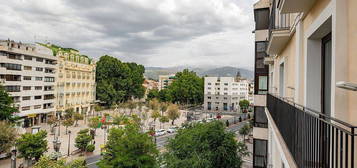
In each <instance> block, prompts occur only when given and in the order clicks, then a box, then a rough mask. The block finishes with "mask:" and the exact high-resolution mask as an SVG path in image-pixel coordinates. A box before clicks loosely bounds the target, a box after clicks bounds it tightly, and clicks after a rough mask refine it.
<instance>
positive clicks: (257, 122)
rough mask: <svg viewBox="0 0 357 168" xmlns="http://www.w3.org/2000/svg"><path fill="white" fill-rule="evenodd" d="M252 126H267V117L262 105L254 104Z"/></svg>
mask: <svg viewBox="0 0 357 168" xmlns="http://www.w3.org/2000/svg"><path fill="white" fill-rule="evenodd" d="M254 127H260V128H268V119H267V116H266V114H265V107H263V106H254Z"/></svg>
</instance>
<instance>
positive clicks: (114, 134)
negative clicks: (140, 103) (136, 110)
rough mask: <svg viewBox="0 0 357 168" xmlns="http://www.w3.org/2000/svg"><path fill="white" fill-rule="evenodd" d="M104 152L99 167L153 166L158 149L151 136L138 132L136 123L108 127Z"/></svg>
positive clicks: (140, 167)
mask: <svg viewBox="0 0 357 168" xmlns="http://www.w3.org/2000/svg"><path fill="white" fill-rule="evenodd" d="M105 148H106V153H105V155H104V156H103V158H102V159H101V160H100V162H99V163H98V166H99V167H100V168H116V167H123V168H155V167H157V160H156V159H157V156H158V150H157V149H156V145H155V144H154V143H153V140H152V137H151V136H149V135H148V134H146V133H142V132H140V129H139V127H138V126H136V125H127V126H125V128H112V129H110V133H109V137H108V143H107V145H106V147H105Z"/></svg>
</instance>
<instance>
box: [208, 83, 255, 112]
mask: <svg viewBox="0 0 357 168" xmlns="http://www.w3.org/2000/svg"><path fill="white" fill-rule="evenodd" d="M204 83H205V84H204V105H203V106H204V109H205V110H208V111H217V112H220V111H238V110H239V101H240V100H243V99H246V100H248V99H249V81H248V80H245V79H238V78H236V77H205V78H204Z"/></svg>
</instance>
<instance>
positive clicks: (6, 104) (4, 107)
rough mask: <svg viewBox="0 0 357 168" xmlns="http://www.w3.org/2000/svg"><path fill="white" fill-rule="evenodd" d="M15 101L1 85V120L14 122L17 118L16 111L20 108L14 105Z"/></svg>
mask: <svg viewBox="0 0 357 168" xmlns="http://www.w3.org/2000/svg"><path fill="white" fill-rule="evenodd" d="M13 103H14V101H13V100H12V98H11V97H10V96H9V94H8V93H7V92H6V91H5V89H4V88H3V87H2V86H1V85H0V121H4V120H5V121H10V122H14V121H15V120H16V117H14V113H16V112H18V110H17V109H16V108H15V107H13Z"/></svg>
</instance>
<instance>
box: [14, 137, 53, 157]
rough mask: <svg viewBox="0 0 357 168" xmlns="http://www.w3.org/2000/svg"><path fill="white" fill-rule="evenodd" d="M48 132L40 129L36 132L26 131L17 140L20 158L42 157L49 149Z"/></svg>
mask: <svg viewBox="0 0 357 168" xmlns="http://www.w3.org/2000/svg"><path fill="white" fill-rule="evenodd" d="M46 137H47V132H46V131H39V132H38V133H36V134H31V133H25V134H22V135H21V137H20V138H19V139H17V140H16V148H17V150H18V151H19V153H20V155H19V157H20V158H24V159H25V160H27V161H29V160H32V159H35V160H36V161H38V160H39V159H40V157H41V156H42V155H43V154H44V153H45V152H46V151H47V140H46Z"/></svg>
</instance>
